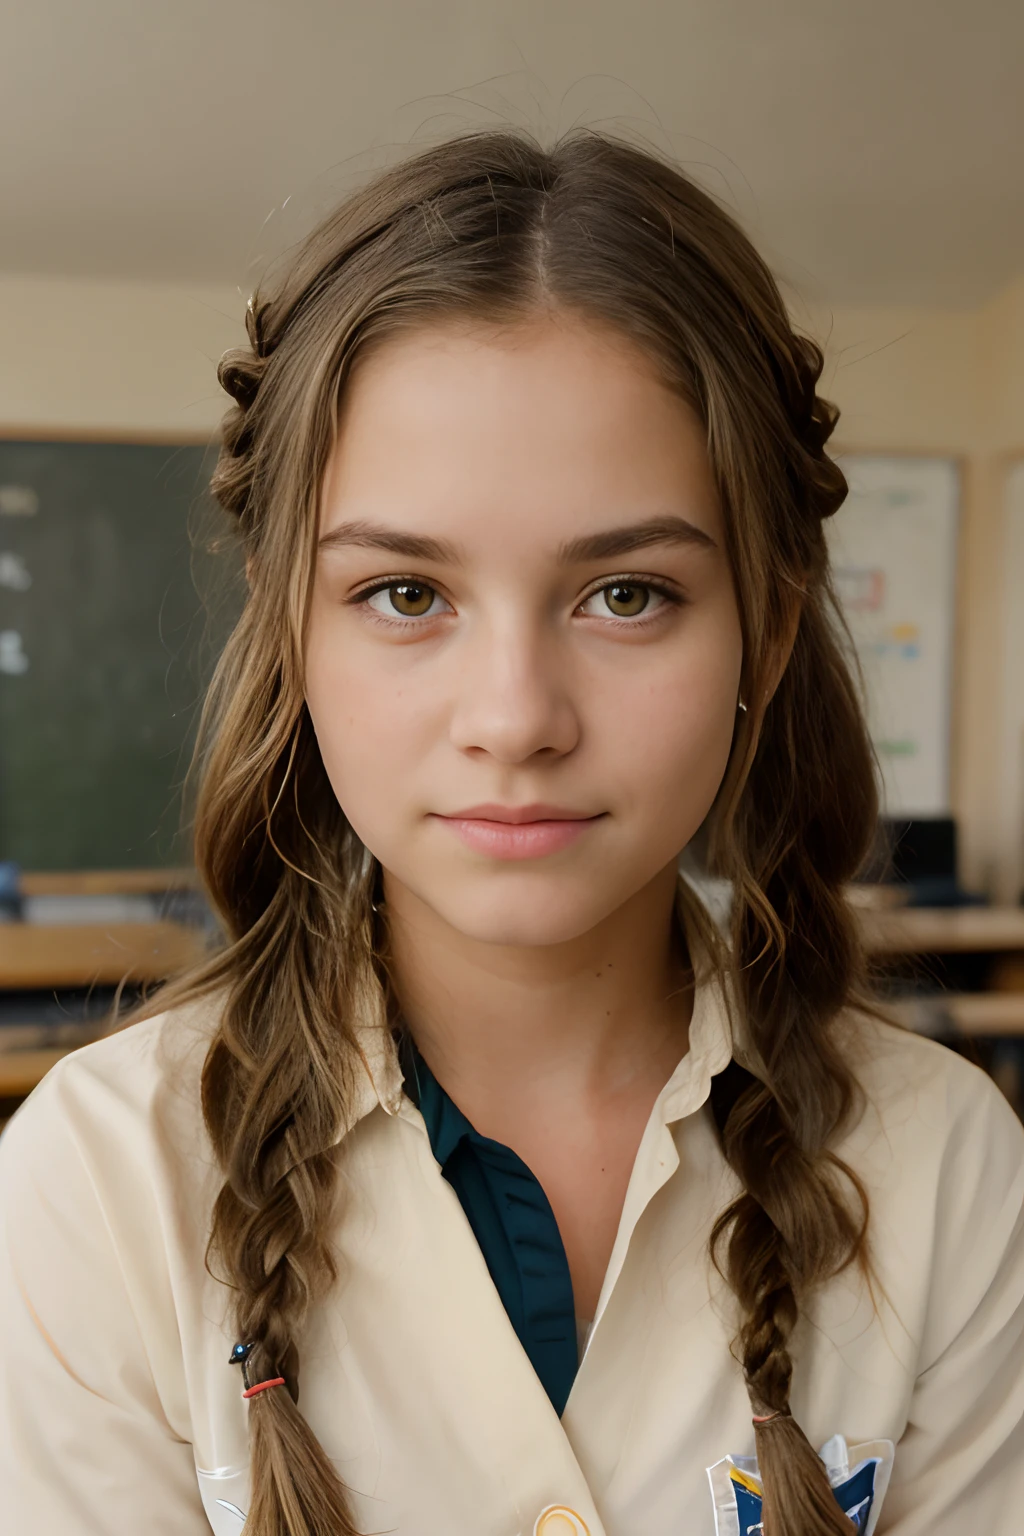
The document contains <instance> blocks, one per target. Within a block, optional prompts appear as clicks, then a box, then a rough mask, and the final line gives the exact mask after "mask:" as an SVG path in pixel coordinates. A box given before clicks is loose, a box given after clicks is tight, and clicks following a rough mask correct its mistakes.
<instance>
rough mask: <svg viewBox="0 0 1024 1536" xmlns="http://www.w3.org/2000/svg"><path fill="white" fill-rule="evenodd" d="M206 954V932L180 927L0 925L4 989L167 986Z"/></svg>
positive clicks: (0, 982)
mask: <svg viewBox="0 0 1024 1536" xmlns="http://www.w3.org/2000/svg"><path fill="white" fill-rule="evenodd" d="M204 949H205V943H204V938H203V934H202V932H201V931H200V930H199V929H197V928H186V927H185V926H184V924H182V923H171V922H155V923H67V924H63V923H60V924H58V923H55V924H52V925H50V924H48V923H39V924H35V923H0V987H2V988H7V989H10V990H12V991H13V990H15V989H28V988H33V987H45V988H47V989H49V988H51V987H89V986H117V984H118V983H119V982H121V981H123V980H125V979H127V980H129V981H136V982H139V981H164V980H166V978H167V977H168V976H171V975H173V974H174V973H175V972H177V971H180V970H184V969H185V967H186V966H188V965H191V964H193V963H194V962H195V961H197V960H199V959H201V958H202V955H203V953H204Z"/></svg>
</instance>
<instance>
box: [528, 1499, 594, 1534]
mask: <svg viewBox="0 0 1024 1536" xmlns="http://www.w3.org/2000/svg"><path fill="white" fill-rule="evenodd" d="M533 1536H590V1527H589V1526H588V1525H587V1522H586V1521H585V1520H583V1519H581V1518H580V1516H579V1515H578V1514H577V1513H576V1511H575V1510H574V1509H569V1508H568V1507H567V1506H566V1505H565V1504H549V1505H548V1507H547V1509H542V1510H541V1512H540V1514H539V1515H538V1516H537V1523H536V1525H535V1526H534V1528H533Z"/></svg>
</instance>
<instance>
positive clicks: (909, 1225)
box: [0, 132, 1024, 1536]
mask: <svg viewBox="0 0 1024 1536" xmlns="http://www.w3.org/2000/svg"><path fill="white" fill-rule="evenodd" d="M248 333H249V340H250V343H251V345H250V347H249V348H247V349H244V350H242V351H238V352H234V353H231V354H229V356H228V357H227V358H225V360H224V361H223V363H222V365H221V370H220V377H221V380H222V382H223V384H224V386H225V388H226V389H227V390H228V391H229V393H230V394H231V395H232V396H233V398H234V401H235V405H234V407H233V408H232V410H231V411H230V414H229V415H228V417H227V420H226V423H225V428H224V435H223V447H222V452H221V458H220V462H219V465H218V467H217V471H216V475H215V480H214V489H215V491H216V494H217V496H218V497H219V499H220V501H221V502H222V504H223V505H224V507H225V508H227V509H228V511H229V512H230V513H232V514H233V515H234V517H235V518H236V519H237V522H238V528H239V534H240V538H241V541H242V544H243V548H244V551H245V556H246V561H247V571H248V584H249V591H248V599H247V603H246V606H245V610H244V612H243V614H242V616H241V619H240V621H239V623H238V626H237V628H236V630H235V632H234V634H233V635H232V637H231V639H230V641H229V643H228V646H227V649H226V651H225V653H224V656H223V659H222V661H221V664H220V667H219V670H218V674H217V677H216V680H215V682H214V685H213V689H212V693H211V696H210V700H209V703H208V707H207V712H206V716H205V728H204V736H203V747H202V782H201V792H200V799H199V805H198V813H197V821H196V855H197V861H198V865H199V868H200V870H201V872H202V875H203V877H204V880H205V882H206V886H207V889H208V890H209V892H210V894H211V897H212V899H213V901H214V902H215V904H216V907H217V910H218V912H219V913H220V916H221V918H222V920H223V924H224V927H225V930H226V938H227V942H226V946H225V947H224V948H223V950H222V951H221V952H220V953H219V954H217V955H216V957H215V958H213V959H211V960H210V962H209V963H208V964H207V965H206V966H205V967H204V968H203V969H202V970H201V971H200V972H198V973H197V974H195V975H193V976H191V977H189V978H186V979H185V981H184V982H180V983H178V984H176V985H175V986H174V987H172V988H169V989H167V990H166V991H165V992H164V993H163V994H162V995H161V999H160V1002H159V1005H158V1006H159V1012H156V1013H155V1014H154V1010H153V1009H152V1008H151V1009H150V1015H149V1016H148V1017H146V1018H145V1019H144V1020H143V1021H142V1022H136V1023H133V1024H132V1025H131V1027H130V1028H128V1029H126V1030H124V1031H122V1032H119V1033H116V1034H112V1035H111V1036H109V1037H108V1038H106V1039H104V1040H102V1041H100V1042H99V1043H97V1044H95V1045H93V1046H90V1047H88V1048H86V1049H84V1050H81V1051H78V1052H76V1053H75V1054H74V1055H73V1056H71V1057H69V1058H67V1059H66V1060H64V1061H63V1062H62V1063H61V1064H60V1065H59V1066H58V1067H56V1068H54V1070H53V1071H52V1072H50V1074H49V1075H48V1076H47V1078H46V1079H45V1081H44V1082H43V1083H42V1084H41V1085H40V1086H39V1088H38V1089H37V1090H36V1091H35V1093H33V1094H32V1096H31V1097H30V1099H29V1100H28V1102H27V1103H26V1104H25V1106H24V1107H23V1108H22V1109H21V1110H20V1111H19V1113H18V1114H17V1115H16V1116H15V1117H14V1119H13V1121H12V1122H11V1124H10V1127H9V1129H8V1130H7V1132H6V1133H5V1135H4V1137H3V1141H2V1145H0V1163H2V1217H3V1237H2V1244H0V1317H2V1319H3V1322H2V1343H0V1378H2V1394H0V1397H2V1410H0V1411H2V1415H3V1422H2V1426H0V1473H2V1477H0V1488H2V1495H0V1508H2V1510H3V1514H4V1518H5V1521H6V1524H5V1529H6V1530H9V1531H11V1532H12V1533H17V1536H58V1533H59V1536H99V1533H103V1536H108V1533H109V1536H133V1533H140V1536H141V1533H142V1532H146V1533H147V1536H200V1533H202V1532H204V1531H209V1530H210V1529H212V1530H213V1531H214V1532H216V1533H219V1536H229V1533H236V1532H238V1531H239V1530H240V1529H241V1526H242V1522H243V1521H244V1524H245V1532H246V1536H351V1533H355V1532H360V1533H371V1532H374V1533H383V1532H391V1533H400V1536H573V1533H575V1536H604V1533H606V1536H682V1533H685V1536H713V1533H714V1532H715V1531H716V1530H717V1531H719V1532H721V1533H723V1536H724V1533H727V1532H729V1533H736V1532H739V1531H746V1532H750V1531H753V1530H757V1531H764V1532H767V1536H828V1533H833V1536H838V1533H841V1532H852V1531H854V1530H861V1531H864V1530H867V1531H871V1530H877V1532H878V1533H879V1536H882V1533H888V1536H965V1533H973V1532H978V1533H984V1536H1011V1533H1016V1532H1017V1531H1018V1530H1019V1527H1020V1518H1021V1510H1022V1508H1024V1456H1022V1454H1021V1453H1022V1451H1024V1429H1022V1413H1024V1307H1022V1292H1024V1225H1022V1216H1021V1208H1022V1194H1024V1156H1022V1153H1024V1133H1022V1130H1021V1127H1020V1125H1019V1124H1018V1122H1017V1121H1016V1119H1015V1117H1014V1116H1013V1114H1012V1113H1011V1111H1010V1109H1009V1108H1008V1106H1007V1105H1006V1104H1005V1102H1004V1101H1003V1099H1002V1098H1001V1096H1000V1095H999V1093H998V1092H997V1091H996V1089H995V1088H994V1087H993V1086H992V1085H991V1084H990V1082H989V1080H988V1079H987V1078H986V1077H985V1076H984V1075H983V1074H982V1073H981V1072H980V1071H978V1070H976V1069H975V1068H974V1067H972V1066H970V1065H968V1064H966V1063H965V1062H964V1061H963V1060H962V1059H961V1058H960V1057H958V1056H956V1055H954V1054H953V1053H951V1052H949V1051H947V1050H945V1049H943V1048H942V1047H940V1046H938V1045H936V1044H933V1043H931V1042H929V1041H927V1040H924V1039H921V1038H917V1037H915V1036H912V1035H910V1034H908V1033H904V1032H902V1031H900V1030H899V1029H897V1028H895V1027H894V1026H891V1025H889V1024H886V1023H885V1022H884V1020H882V1019H881V1018H880V1017H879V1016H877V1014H876V1013H875V1012H874V1011H873V1010H872V1006H871V1004H870V1001H869V999H868V995H867V992H866V989H865V983H864V964H863V960H862V956H861V953H860V950H859V947H858V943H857V937H856V928H855V923H854V921H853V919H852V917H851V914H850V912H849V910H848V908H847V906H846V904H845V902H844V894H843V892H844V886H845V884H846V883H847V882H848V881H849V880H850V879H851V878H852V877H853V876H854V875H855V873H856V872H857V870H858V868H859V867H860V866H861V864H862V861H863V859H864V857H865V855H866V853H867V851H868V848H869V845H870V843H871V840H872V836H873V829H874V825H875V819H876V809H877V807H876V794H875V780H874V773H873V760H872V756H871V750H870V745H869V741H868V738H867V736H866V733H865V727H864V723H863V720H862V716H861V712H860V709H859V706H858V703H857V693H856V690H855V687H854V685H853V684H852V683H851V679H850V676H849V673H848V670H847V666H846V663H845V661H844V650H843V647H842V644H841V639H840V638H837V637H839V636H841V631H840V630H839V628H838V627H837V623H836V615H835V610H834V605H833V597H832V590H831V586H830V578H829V572H828V566H827V560H826V551H825V543H824V536H823V528H822V521H823V519H824V518H826V517H828V516H830V515H831V514H832V513H834V512H835V511H836V509H837V508H838V507H839V506H840V504H841V503H842V501H843V497H844V494H845V491H846V485H845V482H844V480H843V476H842V474H841V473H840V471H839V469H838V468H837V467H836V465H835V464H834V463H833V462H832V461H831V460H830V459H829V457H828V456H827V454H826V452H825V445H826V442H827V440H828V438H829V435H830V433H831V431H832V428H833V426H834V424H835V419H836V414H837V413H836V411H835V409H834V407H832V406H831V405H829V404H828V403H827V402H825V401H823V400H822V399H821V398H819V397H818V396H817V394H816V393H815V385H816V382H817V380H818V378H819V375H820V371H821V366H822V357H821V353H820V351H819V350H818V348H817V347H816V346H815V345H813V344H812V343H811V342H810V341H808V340H806V339H803V338H801V337H799V336H797V335H795V334H794V332H793V330H792V329H791V327H790V323H789V321H788V319H787V315H786V311H785V308H784V305H783V303H782V300H781V298H780V296H779V293H778V290H777V288H776V286H775V284H774V282H773V280H772V278H771V276H770V275H769V273H768V271H767V270H766V268H765V266H764V264H763V263H762V261H761V260H760V259H759V257H758V256H757V254H756V253H755V252H754V251H753V250H752V248H751V246H750V244H749V243H748V241H747V240H746V238H745V237H744V236H743V234H742V233H741V232H740V231H739V229H738V228H737V227H736V225H735V224H734V223H733V222H732V221H731V220H730V218H729V217H728V216H727V215H726V214H725V213H724V212H723V211H722V210H721V209H720V208H719V207H718V206H717V205H716V204H715V203H714V202H713V201H712V200H711V199H710V198H709V197H708V196H706V195H705V194H704V193H703V192H701V191H700V190H699V189H698V188H697V187H696V186H695V185H693V184H692V183H691V182H690V181H688V180H687V179H686V178H685V177H684V176H682V175H681V174H680V173H679V171H677V170H676V169H674V168H672V167H670V166H669V165H666V164H663V163H661V162H660V161H659V160H658V159H657V158H655V157H653V156H650V155H648V154H646V153H644V152H642V151H641V150H639V149H637V148H635V147H632V146H630V145H628V144H626V143H622V142H618V141H616V140H615V139H613V138H609V137H604V136H601V135H598V134H596V133H593V132H582V133H577V134H574V135H572V136H571V137H569V138H567V139H564V140H563V141H561V142H560V143H559V144H558V145H557V146H555V147H554V148H553V149H552V150H550V151H543V150H542V149H541V148H540V147H538V146H537V145H536V144H535V143H533V142H532V141H530V140H529V139H528V138H527V137H525V136H523V135H521V134H519V133H513V132H496V133H480V134H472V135H469V136H466V137H463V138H460V139H458V140H456V141H453V142H450V143H447V144H444V145H442V146H440V147H438V148H433V149H431V150H429V151H428V152H426V153H421V154H419V155H417V156H416V157H415V158H412V159H409V160H408V161H406V162H405V163H404V164H401V165H399V166H398V167H397V168H393V169H391V170H389V171H387V172H386V173H385V174H383V175H380V176H379V177H378V178H377V179H376V180H375V181H374V182H373V183H372V184H371V185H369V186H368V187H366V188H365V189H363V190H362V191H360V192H359V193H358V194H357V195H355V196H353V197H351V198H350V199H349V200H348V201H347V202H346V203H345V204H344V205H343V206H342V207H341V208H339V209H338V210H337V212H336V213H335V214H333V215H332V216H331V217H330V218H329V219H327V220H326V221H325V222H324V223H323V224H321V226H320V227H319V228H318V229H316V230H315V232H314V233H313V234H312V235H311V236H310V237H309V238H308V239H307V240H306V241H305V243H304V244H303V245H302V246H301V247H300V248H299V249H298V250H297V251H295V252H294V253H293V255H292V256H291V258H290V262H289V264H288V267H287V270H286V271H285V272H284V273H283V275H279V276H278V278H277V279H276V281H274V283H273V284H272V285H271V286H269V287H268V288H267V290H266V291H261V292H260V293H258V294H257V295H256V296H254V298H253V300H252V301H251V303H250V305H249V311H248ZM681 858H682V866H681V863H680V861H681ZM681 867H682V868H683V869H684V870H687V869H688V870H689V871H690V872H689V873H684V874H683V875H681V874H680V868H681ZM694 871H695V872H696V873H694ZM709 872H710V874H711V875H713V876H716V877H717V878H718V879H719V880H721V881H727V882H729V884H728V886H727V889H728V891H729V892H730V903H729V910H728V912H727V913H723V911H721V910H720V909H718V908H714V909H713V908H712V905H711V904H710V902H709V900H708V899H707V898H706V897H702V896H701V894H700V893H701V891H702V890H703V891H707V890H708V889H710V887H709V886H708V885H707V883H706V881H705V879H704V876H705V875H706V874H707V873H709ZM720 888H721V887H719V889H720ZM887 1442H889V1443H891V1444H887ZM891 1446H894V1447H895V1453H894V1458H893V1456H892V1454H891ZM755 1453H756V1458H757V1462H756V1464H755V1463H754V1462H753V1460H751V1459H750V1458H752V1457H753V1456H754V1455H755ZM744 1458H746V1460H744ZM709 1468H710V1469H711V1473H710V1477H709V1472H708V1469H709ZM887 1477H888V1490H887V1491H886V1489H885V1482H886V1478H887ZM857 1478H860V1479H861V1485H862V1486H861V1485H858V1486H861V1491H860V1492H859V1493H857V1495H856V1497H854V1495H853V1494H851V1493H850V1492H849V1489H850V1487H851V1486H852V1485H853V1483H855V1482H856V1480H857ZM883 1494H884V1503H883Z"/></svg>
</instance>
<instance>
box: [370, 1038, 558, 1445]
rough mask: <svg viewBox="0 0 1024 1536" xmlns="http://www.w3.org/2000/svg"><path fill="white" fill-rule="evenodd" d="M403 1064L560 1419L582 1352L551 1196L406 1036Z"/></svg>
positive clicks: (437, 1153) (433, 1143)
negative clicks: (468, 1112)
mask: <svg viewBox="0 0 1024 1536" xmlns="http://www.w3.org/2000/svg"><path fill="white" fill-rule="evenodd" d="M399 1059H400V1061H401V1063H402V1069H403V1072H404V1074H405V1091H406V1093H407V1094H408V1095H409V1097H410V1098H411V1099H412V1101H413V1103H414V1104H416V1105H417V1107H418V1108H419V1111H420V1113H421V1114H422V1116H423V1120H424V1123H425V1125H426V1127H427V1135H428V1136H429V1138H430V1148H431V1151H432V1152H433V1154H434V1159H435V1161H436V1162H437V1163H438V1164H439V1165H440V1168H441V1173H442V1175H443V1176H444V1178H445V1179H447V1181H448V1183H449V1184H450V1185H451V1186H452V1188H453V1189H454V1191H455V1193H456V1194H457V1195H458V1197H459V1202H460V1204H461V1206H462V1209H463V1210H464V1211H465V1213H466V1217H467V1219H468V1221H469V1224H470V1226H471V1227H472V1229H473V1234H474V1236H475V1237H476V1240H477V1243H478V1244H479V1246H480V1251H481V1253H482V1254H483V1256H484V1260H485V1262H486V1264H487V1268H488V1269H489V1271H490V1274H491V1279H492V1280H493V1281H494V1285H495V1289H496V1290H497V1292H498V1295H499V1296H500V1298H501V1301H502V1305H503V1306H504V1308H505V1311H506V1312H507V1313H508V1317H509V1321H510V1322H511V1324H512V1326H513V1328H514V1329H515V1331H516V1334H517V1335H518V1337H519V1342H520V1343H521V1344H522V1346H523V1348H524V1350H525V1351H526V1353H527V1355H528V1356H529V1358H530V1362H531V1364H532V1365H533V1368H534V1370H535V1371H536V1372H537V1375H538V1377H539V1378H540V1381H541V1383H542V1385H543V1387H544V1390H545V1391H546V1392H547V1394H548V1397H549V1398H550V1399H551V1403H552V1406H553V1407H554V1410H555V1412H556V1413H557V1414H558V1415H559V1417H561V1414H562V1410H563V1409H564V1407H565V1405H566V1402H567V1401H568V1398H569V1392H570V1390H571V1388H572V1384H573V1380H574V1379H575V1376H576V1371H577V1369H578V1367H579V1353H578V1346H577V1342H576V1314H575V1308H574V1305H573V1294H572V1278H571V1276H570V1274H569V1262H568V1260H567V1259H566V1256H565V1248H564V1246H563V1244H562V1238H561V1234H560V1233H559V1230H558V1223H557V1222H556V1221H555V1214H554V1212H553V1211H552V1209H551V1206H550V1204H549V1202H548V1197H547V1195H545V1193H544V1190H543V1189H542V1188H541V1185H540V1182H539V1180H538V1179H536V1178H535V1177H534V1175H533V1174H532V1173H531V1172H530V1170H529V1168H528V1167H527V1166H526V1164H525V1163H524V1162H523V1161H522V1159H521V1158H519V1157H517V1156H516V1154H515V1153H514V1152H513V1151H512V1150H511V1148H510V1147H506V1146H504V1145H503V1144H502V1143H501V1142H500V1141H491V1140H489V1139H488V1137H486V1136H481V1135H480V1134H479V1132H478V1131H476V1130H474V1128H473V1126H472V1125H471V1124H470V1122H469V1121H468V1120H467V1119H466V1116H465V1115H464V1114H463V1113H462V1111H461V1109H459V1108H458V1106H457V1105H456V1104H454V1103H453V1102H452V1100H451V1099H450V1098H449V1097H448V1095H447V1093H445V1091H444V1089H443V1088H442V1087H441V1085H440V1083H439V1082H438V1081H437V1079H436V1078H435V1077H434V1075H433V1073H432V1072H431V1070H430V1068H429V1067H428V1066H427V1064H426V1062H425V1061H424V1059H423V1057H422V1056H421V1055H420V1053H419V1051H418V1050H417V1048H416V1045H415V1042H414V1041H413V1039H412V1036H411V1035H409V1034H408V1033H406V1032H404V1031H403V1033H402V1037H401V1040H400V1044H399Z"/></svg>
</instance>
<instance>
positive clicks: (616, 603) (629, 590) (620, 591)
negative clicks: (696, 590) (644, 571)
mask: <svg viewBox="0 0 1024 1536" xmlns="http://www.w3.org/2000/svg"><path fill="white" fill-rule="evenodd" d="M652 598H653V599H654V604H653V607H654V608H655V609H656V608H657V607H658V606H659V599H660V601H661V602H663V601H664V598H661V597H660V594H659V593H657V592H656V591H655V590H654V589H653V588H652V587H650V586H648V585H647V584H646V583H645V582H642V581H613V582H610V583H609V584H608V586H606V587H599V588H598V590H597V591H596V592H591V594H590V596H589V597H588V598H587V599H586V600H585V601H584V603H583V604H582V606H581V609H580V611H581V613H584V614H586V616H587V617H588V618H591V619H602V618H607V617H608V616H609V614H611V615H612V616H613V617H614V618H616V619H635V618H639V616H640V614H642V613H643V612H644V611H645V610H646V609H648V608H651V607H652V603H651V599H652Z"/></svg>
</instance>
